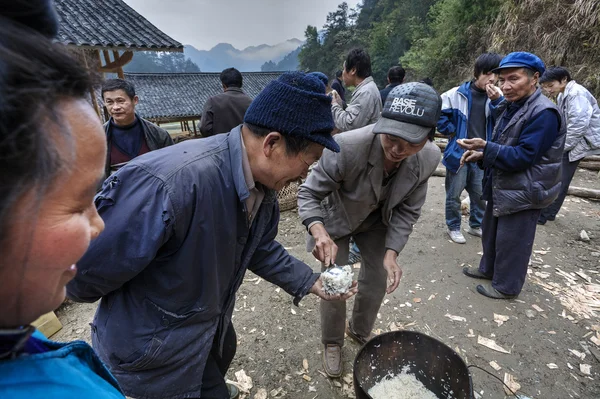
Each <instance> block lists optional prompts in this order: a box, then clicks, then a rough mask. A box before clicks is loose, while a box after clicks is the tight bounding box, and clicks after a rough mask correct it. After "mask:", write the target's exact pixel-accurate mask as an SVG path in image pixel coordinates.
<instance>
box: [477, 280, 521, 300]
mask: <svg viewBox="0 0 600 399" xmlns="http://www.w3.org/2000/svg"><path fill="white" fill-rule="evenodd" d="M477 292H479V293H480V294H481V295H484V296H487V297H488V298H492V299H513V298H516V297H517V296H518V295H508V294H503V293H502V292H500V291H498V290H497V289H495V288H494V287H492V283H483V284H479V285H478V286H477Z"/></svg>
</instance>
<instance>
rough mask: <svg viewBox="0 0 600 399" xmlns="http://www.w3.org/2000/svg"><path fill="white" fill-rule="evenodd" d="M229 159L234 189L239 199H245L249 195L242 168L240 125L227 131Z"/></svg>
mask: <svg viewBox="0 0 600 399" xmlns="http://www.w3.org/2000/svg"><path fill="white" fill-rule="evenodd" d="M228 141H229V159H230V161H231V171H232V173H233V183H234V184H235V190H236V191H237V193H238V197H239V198H240V201H242V202H243V201H246V200H247V199H248V197H249V196H250V192H249V191H248V186H247V185H246V178H245V176H244V168H243V166H242V128H241V125H240V126H238V127H235V128H233V130H232V131H231V132H229V138H228Z"/></svg>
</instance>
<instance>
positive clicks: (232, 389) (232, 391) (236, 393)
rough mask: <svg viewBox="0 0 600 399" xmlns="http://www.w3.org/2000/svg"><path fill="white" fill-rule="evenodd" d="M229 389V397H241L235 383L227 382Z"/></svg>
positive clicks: (235, 398) (232, 398)
mask: <svg viewBox="0 0 600 399" xmlns="http://www.w3.org/2000/svg"><path fill="white" fill-rule="evenodd" d="M227 391H228V392H229V399H238V398H239V397H240V390H239V389H237V387H236V386H235V385H233V384H229V383H227Z"/></svg>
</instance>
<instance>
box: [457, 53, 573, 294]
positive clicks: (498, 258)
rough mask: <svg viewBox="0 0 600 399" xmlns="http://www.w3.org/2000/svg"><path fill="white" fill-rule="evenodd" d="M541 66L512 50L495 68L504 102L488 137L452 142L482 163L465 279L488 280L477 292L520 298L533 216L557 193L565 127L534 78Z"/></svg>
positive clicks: (537, 60) (535, 59) (469, 158)
mask: <svg viewBox="0 0 600 399" xmlns="http://www.w3.org/2000/svg"><path fill="white" fill-rule="evenodd" d="M545 69H546V67H545V65H544V62H543V61H542V60H541V59H540V58H539V57H538V56H536V55H535V54H531V53H527V52H515V53H510V54H509V55H507V56H506V57H504V58H503V59H502V61H501V62H500V66H499V67H498V68H496V69H494V70H493V71H492V72H493V73H498V74H499V83H500V88H501V89H502V92H503V93H504V98H505V99H506V103H504V104H502V107H501V109H502V113H501V114H500V115H499V116H498V122H497V123H496V125H495V127H494V131H493V135H492V140H484V139H483V138H479V137H476V138H468V139H463V140H459V141H458V145H459V146H460V147H461V148H462V149H465V150H467V151H465V152H464V154H463V155H462V158H461V159H460V161H459V164H460V165H463V164H464V163H465V162H478V163H479V165H480V166H481V167H483V168H485V171H484V180H483V199H484V200H486V201H487V205H486V208H485V213H484V215H483V221H482V230H483V236H482V237H481V244H482V246H483V256H482V257H481V262H480V263H479V268H474V267H465V268H463V273H464V274H465V275H467V276H469V277H473V278H478V279H483V280H489V281H486V282H483V283H481V284H479V285H478V286H477V292H479V293H480V294H481V295H484V296H486V297H489V298H494V299H511V298H515V297H516V296H518V295H519V293H520V292H521V290H522V288H523V284H524V283H525V278H526V276H527V266H528V264H529V259H530V257H531V250H532V249H533V242H534V239H535V230H536V227H537V221H538V217H539V216H540V212H541V210H542V209H543V208H545V207H547V206H548V205H550V204H551V203H552V202H553V201H554V200H555V199H556V197H557V196H558V194H559V192H560V190H561V168H562V166H561V165H562V162H561V161H562V155H563V148H564V145H565V133H566V128H565V126H566V124H565V123H564V120H563V118H562V116H561V114H560V111H559V110H558V108H557V107H556V105H555V104H554V103H552V101H550V100H548V98H546V97H545V96H543V95H542V92H541V90H540V89H539V88H538V81H539V78H540V76H541V75H543V73H544V71H545Z"/></svg>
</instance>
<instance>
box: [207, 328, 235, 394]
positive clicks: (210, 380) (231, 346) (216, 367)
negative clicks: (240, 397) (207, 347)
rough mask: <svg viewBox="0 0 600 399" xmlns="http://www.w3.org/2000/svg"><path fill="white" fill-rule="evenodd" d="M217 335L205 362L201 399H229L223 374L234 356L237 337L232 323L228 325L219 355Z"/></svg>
mask: <svg viewBox="0 0 600 399" xmlns="http://www.w3.org/2000/svg"><path fill="white" fill-rule="evenodd" d="M217 337H218V334H217V335H216V336H215V340H214V342H213V347H212V349H211V351H210V354H209V355H208V359H207V360H206V366H205V367H204V374H203V375H202V388H201V390H200V393H201V397H202V399H205V398H206V399H229V392H228V390H227V385H226V384H225V374H227V370H228V369H229V365H230V364H231V361H232V360H233V357H234V356H235V352H236V349H237V335H236V333H235V329H234V328H233V323H231V322H230V323H229V327H228V329H227V332H226V333H225V341H224V344H223V352H222V353H221V354H219V350H218V346H219V345H218V338H217Z"/></svg>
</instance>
